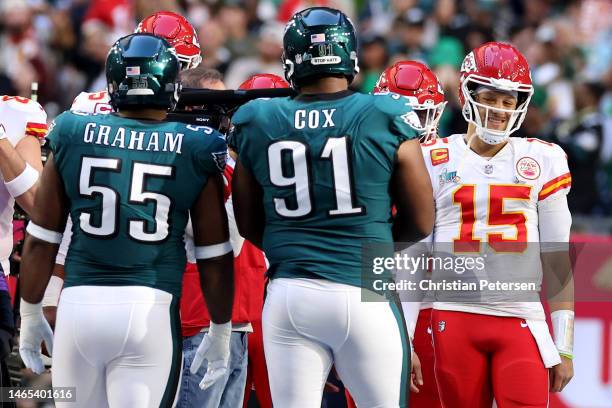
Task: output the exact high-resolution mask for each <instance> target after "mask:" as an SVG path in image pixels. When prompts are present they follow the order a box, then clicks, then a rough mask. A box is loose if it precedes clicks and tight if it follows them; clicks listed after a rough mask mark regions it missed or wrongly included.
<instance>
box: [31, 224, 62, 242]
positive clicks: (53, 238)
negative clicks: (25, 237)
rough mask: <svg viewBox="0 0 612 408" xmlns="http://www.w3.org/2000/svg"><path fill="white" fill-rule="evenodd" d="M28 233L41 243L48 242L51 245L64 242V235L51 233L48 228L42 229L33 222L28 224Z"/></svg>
mask: <svg viewBox="0 0 612 408" xmlns="http://www.w3.org/2000/svg"><path fill="white" fill-rule="evenodd" d="M26 231H27V232H28V234H30V235H31V236H33V237H34V238H38V239H40V240H41V241H45V242H48V243H50V244H58V245H59V244H60V243H61V242H62V233H61V232H56V231H51V230H48V229H46V228H43V227H40V226H38V225H36V224H34V223H33V222H32V221H30V223H29V224H28V226H27V228H26Z"/></svg>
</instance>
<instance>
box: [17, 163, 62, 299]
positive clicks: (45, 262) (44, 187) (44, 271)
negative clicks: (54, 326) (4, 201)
mask: <svg viewBox="0 0 612 408" xmlns="http://www.w3.org/2000/svg"><path fill="white" fill-rule="evenodd" d="M33 208H34V211H32V212H31V213H30V217H31V224H32V223H33V224H34V225H36V226H38V227H40V228H43V229H45V230H48V231H53V232H56V233H57V234H59V235H61V233H62V232H63V231H64V228H65V225H66V217H67V216H68V207H67V202H66V196H65V192H64V186H63V184H62V182H61V179H60V175H59V173H58V171H57V169H56V167H55V162H54V160H53V155H51V156H50V157H49V160H48V161H47V164H46V166H45V169H44V171H43V173H42V176H41V179H40V188H38V191H37V194H36V197H35V200H34V206H33ZM30 231H31V228H30V227H29V228H28V235H27V236H26V240H25V243H24V249H23V256H22V259H21V270H20V275H21V296H22V298H23V299H24V300H26V301H28V302H30V303H38V302H40V301H41V300H42V298H43V295H44V292H45V288H46V287H47V282H48V281H49V278H50V277H51V273H52V272H53V266H54V264H55V255H56V254H57V249H58V246H59V244H54V243H51V242H48V241H45V240H44V239H41V238H40V237H37V235H39V234H37V233H34V234H32V233H31V232H30Z"/></svg>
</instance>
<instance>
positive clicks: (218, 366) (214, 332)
mask: <svg viewBox="0 0 612 408" xmlns="http://www.w3.org/2000/svg"><path fill="white" fill-rule="evenodd" d="M231 336H232V323H231V322H227V323H223V324H215V323H213V322H210V329H209V330H208V333H206V334H205V335H204V339H202V343H200V346H199V347H198V350H197V351H196V354H195V357H194V358H193V362H192V363H191V368H190V371H191V374H196V373H197V372H198V370H199V368H200V366H201V365H202V363H203V362H204V360H207V361H208V366H207V368H206V374H204V378H203V379H202V381H201V382H200V389H202V390H205V389H206V388H208V387H210V386H211V385H212V384H213V383H214V382H215V381H217V380H218V379H219V378H221V377H223V376H224V375H225V373H226V372H227V366H228V363H229V354H230V339H231Z"/></svg>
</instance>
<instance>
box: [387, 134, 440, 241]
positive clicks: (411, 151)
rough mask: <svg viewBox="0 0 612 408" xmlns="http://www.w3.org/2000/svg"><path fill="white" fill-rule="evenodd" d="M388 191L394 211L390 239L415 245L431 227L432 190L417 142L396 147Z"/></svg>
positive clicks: (432, 218) (432, 211) (409, 142)
mask: <svg viewBox="0 0 612 408" xmlns="http://www.w3.org/2000/svg"><path fill="white" fill-rule="evenodd" d="M392 188H393V193H394V198H395V205H396V208H397V216H396V219H395V222H394V224H393V238H394V240H395V241H396V242H416V241H419V240H421V239H423V238H425V237H426V236H428V235H429V234H431V231H432V230H433V225H434V201H433V190H432V187H431V181H430V178H429V173H428V172H427V168H426V167H425V162H424V161H423V154H422V153H421V146H420V144H419V140H418V139H413V140H409V141H406V142H404V143H402V144H401V145H400V147H399V149H398V151H397V165H396V169H395V174H394V177H393V187H392Z"/></svg>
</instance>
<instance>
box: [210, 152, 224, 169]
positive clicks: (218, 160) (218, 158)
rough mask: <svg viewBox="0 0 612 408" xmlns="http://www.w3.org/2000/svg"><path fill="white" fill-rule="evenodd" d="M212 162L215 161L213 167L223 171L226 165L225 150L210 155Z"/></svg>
mask: <svg viewBox="0 0 612 408" xmlns="http://www.w3.org/2000/svg"><path fill="white" fill-rule="evenodd" d="M212 157H213V160H214V161H215V165H216V166H217V168H218V169H219V170H220V171H223V170H225V163H227V150H225V151H223V152H215V153H212Z"/></svg>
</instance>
